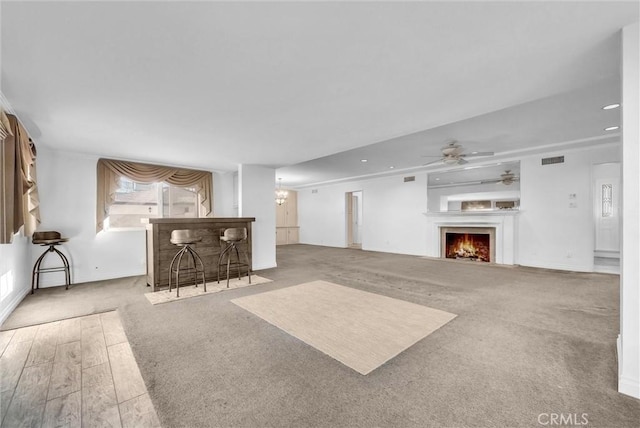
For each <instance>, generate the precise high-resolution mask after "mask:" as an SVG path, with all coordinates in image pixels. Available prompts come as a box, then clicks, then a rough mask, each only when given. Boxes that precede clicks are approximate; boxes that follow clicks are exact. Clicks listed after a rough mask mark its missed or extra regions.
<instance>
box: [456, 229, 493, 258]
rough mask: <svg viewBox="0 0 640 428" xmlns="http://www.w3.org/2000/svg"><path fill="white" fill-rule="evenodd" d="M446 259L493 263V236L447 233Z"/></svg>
mask: <svg viewBox="0 0 640 428" xmlns="http://www.w3.org/2000/svg"><path fill="white" fill-rule="evenodd" d="M445 257H446V258H448V259H463V260H472V261H477V262H491V235H490V234H488V233H454V232H447V233H446V244H445Z"/></svg>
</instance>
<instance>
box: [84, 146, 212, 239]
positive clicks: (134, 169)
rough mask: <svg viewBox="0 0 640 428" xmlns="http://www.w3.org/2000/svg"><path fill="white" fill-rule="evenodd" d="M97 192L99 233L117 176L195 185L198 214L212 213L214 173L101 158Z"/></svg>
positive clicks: (113, 198)
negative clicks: (198, 205)
mask: <svg viewBox="0 0 640 428" xmlns="http://www.w3.org/2000/svg"><path fill="white" fill-rule="evenodd" d="M97 168H98V180H97V183H98V193H97V196H98V198H97V202H98V207H97V210H96V232H100V231H101V230H103V229H104V220H105V219H106V218H107V216H108V215H109V207H110V206H111V204H113V202H114V200H115V193H116V190H117V189H118V179H119V178H120V177H126V178H128V179H129V180H132V181H135V182H137V183H156V182H161V181H164V182H166V183H169V184H172V185H174V186H178V187H193V188H195V189H196V192H197V193H198V202H199V204H200V210H199V217H206V216H208V215H210V214H211V212H212V203H211V200H212V190H213V176H212V174H211V173H210V172H208V171H198V170H191V169H184V168H173V167H167V166H159V165H149V164H144V163H138V162H128V161H120V160H113V159H99V160H98V167H97Z"/></svg>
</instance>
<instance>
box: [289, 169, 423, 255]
mask: <svg viewBox="0 0 640 428" xmlns="http://www.w3.org/2000/svg"><path fill="white" fill-rule="evenodd" d="M411 175H415V177H416V181H413V182H407V183H405V182H404V180H403V176H402V175H397V176H391V177H383V178H376V179H371V180H362V181H354V182H348V183H339V184H334V185H327V186H322V187H318V188H316V189H315V190H317V192H315V193H314V192H313V190H314V189H299V190H298V223H299V225H300V242H301V243H304V244H312V245H325V246H330V247H346V246H347V236H346V230H347V229H346V197H345V194H346V193H347V192H355V191H359V190H362V201H363V204H362V249H363V250H371V251H382V252H391V253H402V254H416V255H424V254H425V253H426V239H427V236H426V219H425V216H424V213H425V212H426V211H427V176H426V173H420V174H411Z"/></svg>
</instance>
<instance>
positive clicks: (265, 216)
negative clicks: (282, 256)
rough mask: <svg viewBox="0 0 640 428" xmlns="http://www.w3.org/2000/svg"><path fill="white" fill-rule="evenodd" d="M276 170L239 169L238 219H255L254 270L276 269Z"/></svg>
mask: <svg viewBox="0 0 640 428" xmlns="http://www.w3.org/2000/svg"><path fill="white" fill-rule="evenodd" d="M275 182H276V170H275V169H274V168H267V167H264V166H259V165H240V167H239V168H238V189H239V195H238V196H239V199H238V200H239V215H240V217H255V218H256V221H255V222H254V223H253V225H252V226H251V230H252V235H253V242H252V244H253V247H252V259H253V260H252V262H253V269H254V270H261V269H269V268H273V267H276V204H275Z"/></svg>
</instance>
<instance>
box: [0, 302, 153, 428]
mask: <svg viewBox="0 0 640 428" xmlns="http://www.w3.org/2000/svg"><path fill="white" fill-rule="evenodd" d="M0 421H1V426H2V427H17V426H28V427H60V426H64V427H89V426H92V427H93V426H109V427H136V428H139V427H159V426H160V423H159V421H158V417H157V415H156V412H155V410H154V408H153V404H152V403H151V399H150V398H149V395H148V393H147V389H146V387H145V384H144V381H143V380H142V376H141V375H140V371H139V369H138V365H137V363H136V361H135V358H134V357H133V353H132V352H131V347H130V346H129V342H128V341H127V337H126V335H125V333H124V330H123V329H122V324H121V323H120V318H119V316H118V313H117V312H115V311H113V312H105V313H102V314H95V315H89V316H85V317H80V318H72V319H67V320H63V321H56V322H52V323H48V324H41V325H36V326H32V327H25V328H20V329H16V330H9V331H3V332H0Z"/></svg>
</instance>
